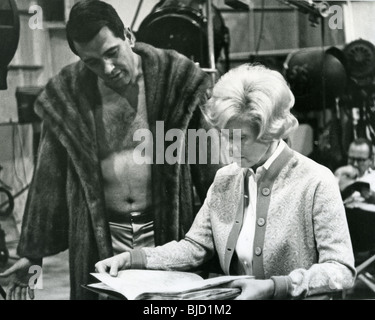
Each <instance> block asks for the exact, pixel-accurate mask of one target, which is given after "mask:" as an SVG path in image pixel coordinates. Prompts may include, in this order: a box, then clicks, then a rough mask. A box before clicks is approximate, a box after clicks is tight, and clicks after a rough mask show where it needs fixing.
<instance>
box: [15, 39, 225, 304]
mask: <svg viewBox="0 0 375 320" xmlns="http://www.w3.org/2000/svg"><path fill="white" fill-rule="evenodd" d="M134 51H135V52H136V53H137V54H139V55H140V56H141V57H142V68H143V74H144V79H145V91H146V103H147V111H148V120H149V125H150V130H151V132H152V133H153V137H155V127H156V126H155V123H156V121H164V123H165V132H167V130H169V129H171V128H179V129H181V130H183V132H184V133H185V134H186V132H187V129H188V128H206V129H207V128H208V125H207V124H206V123H205V121H204V118H203V116H202V114H201V111H200V108H199V105H201V104H202V103H204V101H205V99H206V95H207V89H208V88H209V86H210V80H209V77H208V76H207V75H206V74H205V73H204V72H203V71H201V70H200V69H199V68H197V67H196V66H195V65H194V63H193V62H192V61H191V60H189V59H187V58H185V57H184V56H182V55H180V54H178V53H177V52H175V51H172V50H160V49H156V48H153V47H151V46H149V45H146V44H143V43H138V44H137V45H136V46H135V48H134ZM98 92H99V91H98V87H97V77H96V76H95V75H94V74H93V73H92V72H91V71H90V70H88V69H87V68H86V67H85V66H84V64H83V63H82V62H81V61H80V62H77V63H74V64H72V65H69V66H67V67H65V68H64V69H62V71H61V72H60V73H59V74H58V75H57V76H56V77H54V78H53V79H51V80H50V81H49V83H48V84H47V86H46V88H45V90H44V91H43V92H42V93H41V95H40V96H39V97H38V99H37V101H36V103H35V111H36V113H37V114H38V115H39V116H40V117H41V119H42V121H43V125H42V133H41V140H40V144H39V149H38V160H37V163H36V167H35V170H34V176H33V181H32V185H31V188H30V191H29V196H28V199H27V203H26V208H25V213H24V217H23V223H22V232H21V238H20V242H19V246H18V254H19V255H20V256H24V257H28V258H41V257H45V256H49V255H54V254H57V253H59V252H61V251H64V250H66V249H69V256H70V258H69V260H70V279H71V299H91V298H95V296H93V295H92V294H91V293H89V292H88V291H87V290H85V289H82V287H81V285H82V284H86V283H88V282H90V280H91V279H90V275H89V273H90V272H93V271H94V265H95V263H96V262H97V261H99V260H102V259H105V258H107V257H110V256H112V255H113V251H112V244H111V236H110V230H109V225H108V221H107V214H106V206H105V199H104V193H103V189H102V187H101V185H102V175H101V169H100V161H99V158H98V143H97V138H96V126H95V121H94V115H93V110H94V108H95V107H96V106H98V105H100V104H101V98H100V95H99V94H98ZM168 143H169V144H170V143H171V142H165V148H167V146H168ZM155 145H156V143H155V141H154V149H155ZM186 149H187V147H186ZM208 149H209V148H208ZM209 150H210V149H209ZM155 153H156V152H155V150H154V157H155ZM154 160H155V159H154ZM154 163H155V161H154ZM218 168H219V167H218V166H217V165H189V164H179V163H176V164H174V165H168V164H153V167H152V181H153V183H152V186H153V190H152V191H153V197H154V198H155V197H157V199H160V197H161V198H162V200H164V201H162V203H163V204H164V206H163V207H161V208H157V209H156V210H155V217H154V227H155V243H156V245H160V244H163V243H166V242H168V241H171V240H178V239H181V238H182V237H183V236H184V234H185V233H186V232H187V231H188V230H189V228H190V225H191V223H192V222H193V220H194V216H195V211H194V199H193V188H192V185H193V184H194V185H195V186H196V190H197V193H198V195H199V196H200V198H201V200H203V199H204V198H205V196H206V192H207V190H208V188H209V186H210V184H211V183H212V181H213V178H214V175H215V172H216V170H217V169H218Z"/></svg>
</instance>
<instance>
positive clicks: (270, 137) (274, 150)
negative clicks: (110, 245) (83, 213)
mask: <svg viewBox="0 0 375 320" xmlns="http://www.w3.org/2000/svg"><path fill="white" fill-rule="evenodd" d="M293 104H294V96H293V94H292V92H291V91H290V89H289V87H288V85H287V83H286V81H285V80H284V78H283V77H282V76H281V74H280V73H278V72H276V71H272V70H270V69H267V68H265V67H263V66H260V65H242V66H239V67H237V68H235V69H232V70H230V71H229V72H228V73H226V74H225V75H224V76H223V77H222V78H221V79H220V80H219V81H218V83H217V84H216V85H215V87H214V89H213V95H212V97H211V98H210V100H209V101H208V103H207V104H206V106H205V107H204V109H203V110H204V114H205V115H206V117H207V119H208V120H209V121H210V122H211V123H212V125H214V126H215V127H217V128H219V129H226V130H227V132H228V133H229V138H228V139H229V141H230V143H231V148H232V152H233V158H234V163H232V164H229V165H227V166H225V167H223V168H221V169H219V170H218V172H217V174H216V176H215V180H214V182H213V184H212V185H211V187H210V189H209V191H208V195H207V198H206V200H205V202H204V204H203V206H202V208H201V209H200V211H199V213H198V214H197V216H196V218H195V220H194V223H193V225H192V227H191V229H190V230H189V232H188V233H187V234H186V236H185V238H184V239H183V240H181V241H179V242H177V241H172V242H170V243H167V244H165V245H163V246H158V247H156V248H142V249H139V250H130V251H126V252H123V253H121V254H119V255H116V256H114V257H111V258H109V259H104V260H101V261H99V262H97V263H96V265H95V268H96V270H97V272H101V273H106V272H107V273H110V274H111V275H113V276H116V275H117V273H118V270H122V269H128V268H135V269H161V270H180V271H181V270H190V269H193V268H196V267H198V266H200V265H201V264H202V263H204V262H205V261H206V260H207V259H210V257H211V256H212V255H214V253H217V255H218V257H219V260H220V265H221V268H222V270H223V272H224V273H225V274H227V275H229V274H231V275H253V276H254V277H255V278H253V279H246V280H244V279H242V280H236V281H234V282H233V283H232V284H231V286H233V287H239V288H241V290H242V293H241V294H240V295H239V296H238V297H237V299H288V298H294V299H295V298H304V297H306V296H310V295H316V294H321V293H328V292H337V291H341V290H343V289H348V288H350V287H351V286H352V285H353V283H354V279H355V276H356V270H355V267H354V257H353V252H352V245H351V241H350V236H349V230H348V225H347V221H346V217H345V209H344V206H343V203H342V200H341V196H340V191H339V188H338V185H337V182H336V179H335V177H334V175H333V174H332V172H331V171H330V170H329V169H328V168H326V167H324V166H322V165H320V164H318V163H316V162H314V161H313V160H311V159H309V158H307V157H305V156H303V155H301V154H299V153H298V152H295V151H293V150H291V149H290V148H289V147H288V146H287V144H286V143H285V142H284V141H283V139H285V138H286V137H288V135H289V134H290V133H291V132H292V130H293V129H294V128H295V127H296V126H297V125H298V122H297V120H296V118H295V117H294V116H293V115H292V114H291V112H290V109H291V108H292V106H293ZM236 130H240V132H241V139H240V142H237V143H235V140H233V136H234V134H235V131H236Z"/></svg>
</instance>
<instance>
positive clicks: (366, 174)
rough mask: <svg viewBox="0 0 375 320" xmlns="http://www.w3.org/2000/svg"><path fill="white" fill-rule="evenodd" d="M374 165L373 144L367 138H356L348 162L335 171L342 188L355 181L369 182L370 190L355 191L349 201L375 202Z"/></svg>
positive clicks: (351, 145) (349, 152)
mask: <svg viewBox="0 0 375 320" xmlns="http://www.w3.org/2000/svg"><path fill="white" fill-rule="evenodd" d="M372 165H373V146H372V143H371V141H369V140H368V139H366V138H358V139H356V140H354V141H353V142H352V143H351V144H350V146H349V150H348V164H347V165H346V166H343V167H340V168H338V169H337V170H336V171H335V176H336V177H337V180H338V183H339V186H340V190H341V191H343V190H344V189H345V188H346V187H347V186H349V185H350V184H352V183H354V182H355V181H363V182H368V183H369V184H370V189H369V190H361V191H360V192H355V193H354V194H353V195H352V196H351V197H350V199H349V200H348V201H365V202H367V203H371V204H375V171H374V170H373V168H372Z"/></svg>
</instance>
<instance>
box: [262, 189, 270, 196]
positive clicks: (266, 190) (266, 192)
mask: <svg viewBox="0 0 375 320" xmlns="http://www.w3.org/2000/svg"><path fill="white" fill-rule="evenodd" d="M270 193H271V190H270V189H269V188H263V189H262V195H264V196H268V195H269V194H270Z"/></svg>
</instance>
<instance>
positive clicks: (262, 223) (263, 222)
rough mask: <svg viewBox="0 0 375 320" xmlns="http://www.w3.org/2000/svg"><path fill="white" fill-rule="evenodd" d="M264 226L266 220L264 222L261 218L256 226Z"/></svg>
mask: <svg viewBox="0 0 375 320" xmlns="http://www.w3.org/2000/svg"><path fill="white" fill-rule="evenodd" d="M265 224H266V220H264V219H263V218H259V219H258V226H259V227H263V226H264V225H265Z"/></svg>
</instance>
